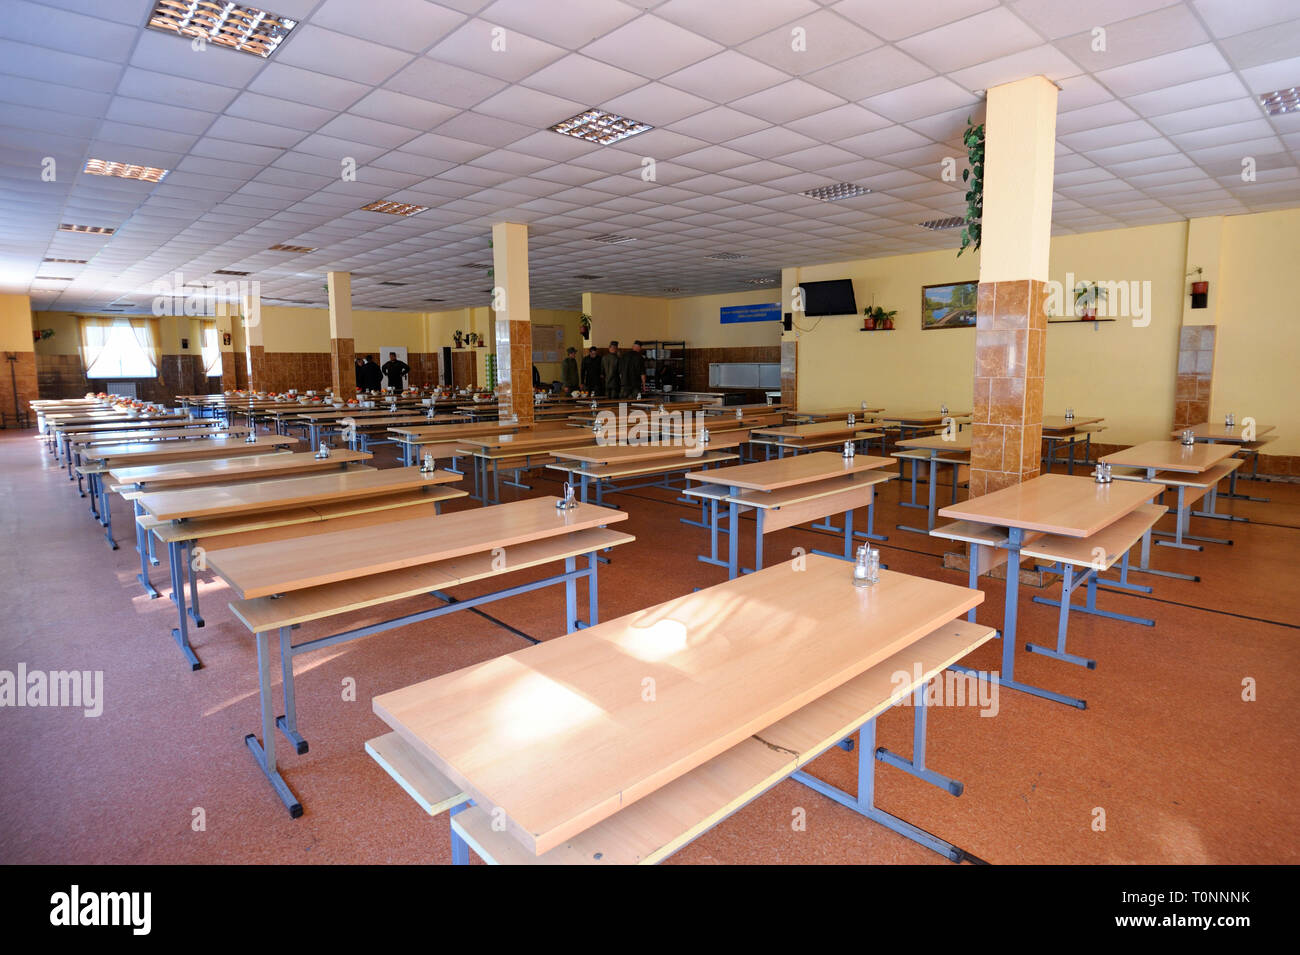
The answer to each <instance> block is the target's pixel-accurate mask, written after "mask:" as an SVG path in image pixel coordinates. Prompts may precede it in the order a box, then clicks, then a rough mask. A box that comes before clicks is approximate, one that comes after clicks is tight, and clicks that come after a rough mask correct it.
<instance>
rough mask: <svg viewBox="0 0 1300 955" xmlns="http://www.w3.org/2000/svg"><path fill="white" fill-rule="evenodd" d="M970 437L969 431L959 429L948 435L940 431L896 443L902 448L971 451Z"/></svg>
mask: <svg viewBox="0 0 1300 955" xmlns="http://www.w3.org/2000/svg"><path fill="white" fill-rule="evenodd" d="M970 438H971V433H970V432H969V431H958V432H956V433H955V434H951V435H947V436H945V435H944V434H943V433H942V432H940V433H939V434H927V435H922V436H921V437H919V438H904V439H903V440H902V441H898V442H896V444H897V446H898V447H900V448H919V449H921V450H924V451H969V450H970Z"/></svg>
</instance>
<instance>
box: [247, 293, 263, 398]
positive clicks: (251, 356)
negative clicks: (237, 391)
mask: <svg viewBox="0 0 1300 955" xmlns="http://www.w3.org/2000/svg"><path fill="white" fill-rule="evenodd" d="M243 307H244V308H243V310H244V342H245V344H246V346H247V348H248V390H249V391H258V390H265V389H266V387H267V380H268V378H269V370H268V369H267V367H266V348H265V346H264V345H263V340H262V290H261V288H260V287H259V286H258V285H257V284H254V285H253V287H252V289H251V290H250V291H249V292H248V294H247V295H245V296H244V302H243Z"/></svg>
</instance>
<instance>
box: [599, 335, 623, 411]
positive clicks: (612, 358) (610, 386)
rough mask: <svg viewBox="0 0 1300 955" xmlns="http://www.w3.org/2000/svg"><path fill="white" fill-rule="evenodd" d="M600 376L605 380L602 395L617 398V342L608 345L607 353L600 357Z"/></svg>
mask: <svg viewBox="0 0 1300 955" xmlns="http://www.w3.org/2000/svg"><path fill="white" fill-rule="evenodd" d="M600 374H601V377H602V378H604V379H605V391H604V395H605V397H607V398H617V397H618V393H619V389H618V342H616V341H613V342H610V343H609V351H607V352H605V354H603V355H601V356H600Z"/></svg>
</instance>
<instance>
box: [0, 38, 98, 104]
mask: <svg viewBox="0 0 1300 955" xmlns="http://www.w3.org/2000/svg"><path fill="white" fill-rule="evenodd" d="M0 71H3V72H4V73H12V74H13V75H15V76H23V77H27V78H28V79H33V80H43V81H45V82H47V83H61V84H63V85H65V86H74V87H77V88H78V89H88V90H95V91H96V92H102V91H104V90H111V89H113V88H114V87H115V86H116V85H117V80H118V77H119V76H120V75H121V73H122V67H121V65H120V64H118V63H110V62H108V61H106V60H97V59H92V58H90V57H86V56H76V55H75V54H72V53H61V52H58V51H56V50H46V49H42V48H40V47H34V46H27V45H25V44H22V43H16V42H14V41H13V40H5V39H0Z"/></svg>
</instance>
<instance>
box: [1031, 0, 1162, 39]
mask: <svg viewBox="0 0 1300 955" xmlns="http://www.w3.org/2000/svg"><path fill="white" fill-rule="evenodd" d="M1176 2H1178V0H1091V2H1089V3H1062V2H1061V0H1012V2H1011V4H1010V6H1011V8H1012V9H1013V10H1015V12H1016V13H1017V14H1018V15H1019V16H1020V18H1021V19H1022V20H1024V21H1025V22H1026V23H1028V24H1029V25H1030V26H1031V27H1033V28H1034V29H1035V30H1037V31H1038V32H1039V33H1041V34H1042V35H1043V36H1045V37H1047V38H1048V39H1049V40H1058V39H1060V38H1061V37H1063V36H1069V35H1071V34H1074V33H1082V32H1084V31H1089V30H1092V28H1093V27H1099V26H1108V25H1110V24H1113V23H1116V22H1118V21H1121V20H1126V19H1128V18H1130V17H1134V16H1137V15H1138V14H1141V13H1150V12H1151V11H1153V10H1159V9H1161V8H1162V7H1167V6H1170V5H1171V4H1173V3H1176Z"/></svg>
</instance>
